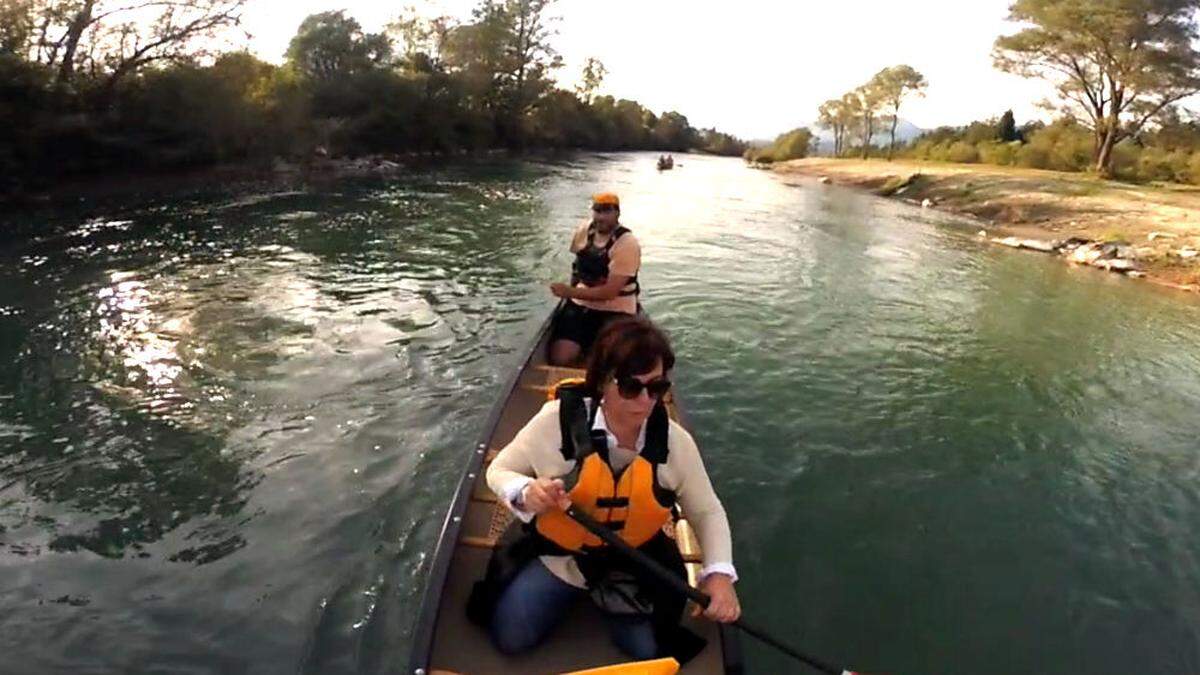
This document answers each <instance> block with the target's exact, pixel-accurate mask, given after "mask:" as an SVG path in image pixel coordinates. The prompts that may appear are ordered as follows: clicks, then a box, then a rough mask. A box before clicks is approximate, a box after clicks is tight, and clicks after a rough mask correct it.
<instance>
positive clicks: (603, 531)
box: [566, 505, 855, 675]
mask: <svg viewBox="0 0 1200 675" xmlns="http://www.w3.org/2000/svg"><path fill="white" fill-rule="evenodd" d="M566 514H567V516H568V517H569V518H571V520H574V521H575V522H577V523H579V524H580V525H582V526H583V527H584V529H586V530H587V531H588V532H591V533H592V534H594V535H596V536H597V537H600V538H601V539H603V540H604V542H605V543H606V544H608V545H609V546H612V547H613V548H615V549H617V550H618V551H620V552H621V553H623V554H624V555H625V556H627V557H628V558H630V559H631V560H633V561H634V562H636V563H637V564H639V565H641V566H642V567H644V568H646V569H647V570H648V571H650V572H651V573H653V574H654V576H656V577H658V578H659V579H660V580H661V581H662V582H663V583H665V584H667V585H668V586H670V587H671V588H673V589H675V590H676V591H678V592H679V593H682V594H683V595H685V596H687V597H688V598H689V599H690V600H691V601H692V602H695V603H696V604H697V605H700V606H701V607H708V603H709V601H710V600H711V598H709V597H708V594H706V593H704V592H703V591H700V590H698V589H695V588H692V587H691V586H689V585H688V583H687V581H684V580H683V579H681V578H679V576H677V575H676V574H675V573H674V572H672V571H671V570H669V569H667V568H665V567H663V566H662V565H661V564H659V563H658V561H656V560H654V559H653V558H651V557H650V556H648V555H646V554H645V553H642V552H641V551H639V550H637V549H636V548H634V547H632V546H630V545H629V544H627V543H626V542H625V540H624V539H621V538H620V537H619V536H617V535H616V534H614V533H613V531H612V530H610V529H608V528H607V527H604V526H603V525H601V524H600V523H598V522H596V520H595V519H594V518H592V517H591V516H589V515H588V514H587V513H584V512H583V511H580V510H579V508H578V507H576V506H575V505H571V507H570V508H569V509H567V510H566ZM733 625H734V626H737V627H738V628H740V629H742V631H744V632H746V633H749V634H750V635H751V636H753V637H755V638H757V639H759V640H761V641H762V642H764V643H766V644H768V645H770V646H772V647H774V648H775V649H778V650H779V651H781V652H783V653H784V654H787V655H788V656H790V657H792V658H794V659H797V660H799V661H801V662H803V663H806V664H808V665H809V666H812V667H813V668H816V669H817V670H819V671H821V672H822V673H828V675H855V673H854V672H853V671H851V670H847V669H844V668H838V667H837V666H834V665H831V664H829V663H826V662H824V661H822V660H821V659H818V658H816V657H815V656H810V655H808V654H805V653H803V652H801V651H800V650H798V649H795V648H793V647H790V646H788V645H786V644H784V643H783V642H780V641H779V640H778V639H776V638H774V637H772V636H771V635H770V634H768V633H767V632H765V631H763V630H762V629H760V628H757V627H756V626H754V625H752V624H749V623H747V622H746V620H745V619H738V620H737V621H734V622H733Z"/></svg>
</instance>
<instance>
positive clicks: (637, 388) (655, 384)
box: [615, 377, 671, 399]
mask: <svg viewBox="0 0 1200 675" xmlns="http://www.w3.org/2000/svg"><path fill="white" fill-rule="evenodd" d="M615 379H616V381H617V392H618V393H620V394H621V397H622V398H628V399H634V398H637V397H638V396H640V395H641V394H642V390H643V389H645V390H646V393H647V394H650V398H662V397H663V394H666V393H667V392H668V391H669V390H670V389H671V381H670V380H668V379H666V378H665V377H664V378H659V379H657V380H650V381H649V382H642V381H641V380H639V379H637V378H636V377H617V378H615Z"/></svg>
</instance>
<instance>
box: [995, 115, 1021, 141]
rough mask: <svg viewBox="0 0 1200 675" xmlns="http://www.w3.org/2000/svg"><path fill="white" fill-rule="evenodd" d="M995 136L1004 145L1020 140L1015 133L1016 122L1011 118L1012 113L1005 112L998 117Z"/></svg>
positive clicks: (1018, 135)
mask: <svg viewBox="0 0 1200 675" xmlns="http://www.w3.org/2000/svg"><path fill="white" fill-rule="evenodd" d="M996 136H997V137H998V138H999V139H1000V140H1001V141H1004V142H1005V143H1011V142H1013V141H1019V140H1021V136H1020V134H1019V133H1018V132H1017V120H1016V118H1014V117H1013V111H1011V110H1005V111H1004V114H1003V115H1001V116H1000V121H999V122H998V123H997V124H996Z"/></svg>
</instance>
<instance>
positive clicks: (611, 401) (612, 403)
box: [600, 361, 663, 426]
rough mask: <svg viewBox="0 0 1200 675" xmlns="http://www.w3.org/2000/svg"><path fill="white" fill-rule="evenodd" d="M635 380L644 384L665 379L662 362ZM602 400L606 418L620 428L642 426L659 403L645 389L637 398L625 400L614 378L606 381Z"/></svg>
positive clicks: (601, 394) (635, 377)
mask: <svg viewBox="0 0 1200 675" xmlns="http://www.w3.org/2000/svg"><path fill="white" fill-rule="evenodd" d="M633 379H635V380H639V381H640V382H641V383H642V384H647V383H649V382H654V381H655V380H661V379H663V369H662V361H659V362H658V363H656V364H654V368H653V369H651V370H650V371H648V372H646V373H642V374H640V375H634V376H633ZM600 398H601V401H602V402H603V405H604V417H605V418H606V419H609V420H611V421H612V422H613V423H614V424H616V425H618V426H641V425H642V424H643V423H644V422H645V421H646V419H647V418H649V417H650V412H651V411H653V410H654V405H655V404H656V403H658V398H657V397H654V396H651V395H650V393H649V392H647V391H646V389H645V388H644V387H643V388H642V390H641V391H640V392H638V395H637V396H635V397H633V398H625V397H624V396H622V395H621V392H620V388H619V387H618V386H617V380H616V378H613V377H609V378H608V380H607V381H605V383H604V388H603V390H602V391H601V393H600Z"/></svg>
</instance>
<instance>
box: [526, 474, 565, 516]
mask: <svg viewBox="0 0 1200 675" xmlns="http://www.w3.org/2000/svg"><path fill="white" fill-rule="evenodd" d="M521 505H522V508H521V510H523V511H528V512H529V513H532V514H534V515H537V514H541V513H545V512H546V511H549V510H550V509H554V508H558V509H562V510H563V511H566V510H567V509H568V508H570V507H571V498H570V497H568V496H567V491H566V489H565V488H564V487H563V482H562V481H561V480H559V479H557V478H538V479H536V480H534V481H533V482H531V483H529V484H528V485H526V486H525V489H524V490H522V491H521Z"/></svg>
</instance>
